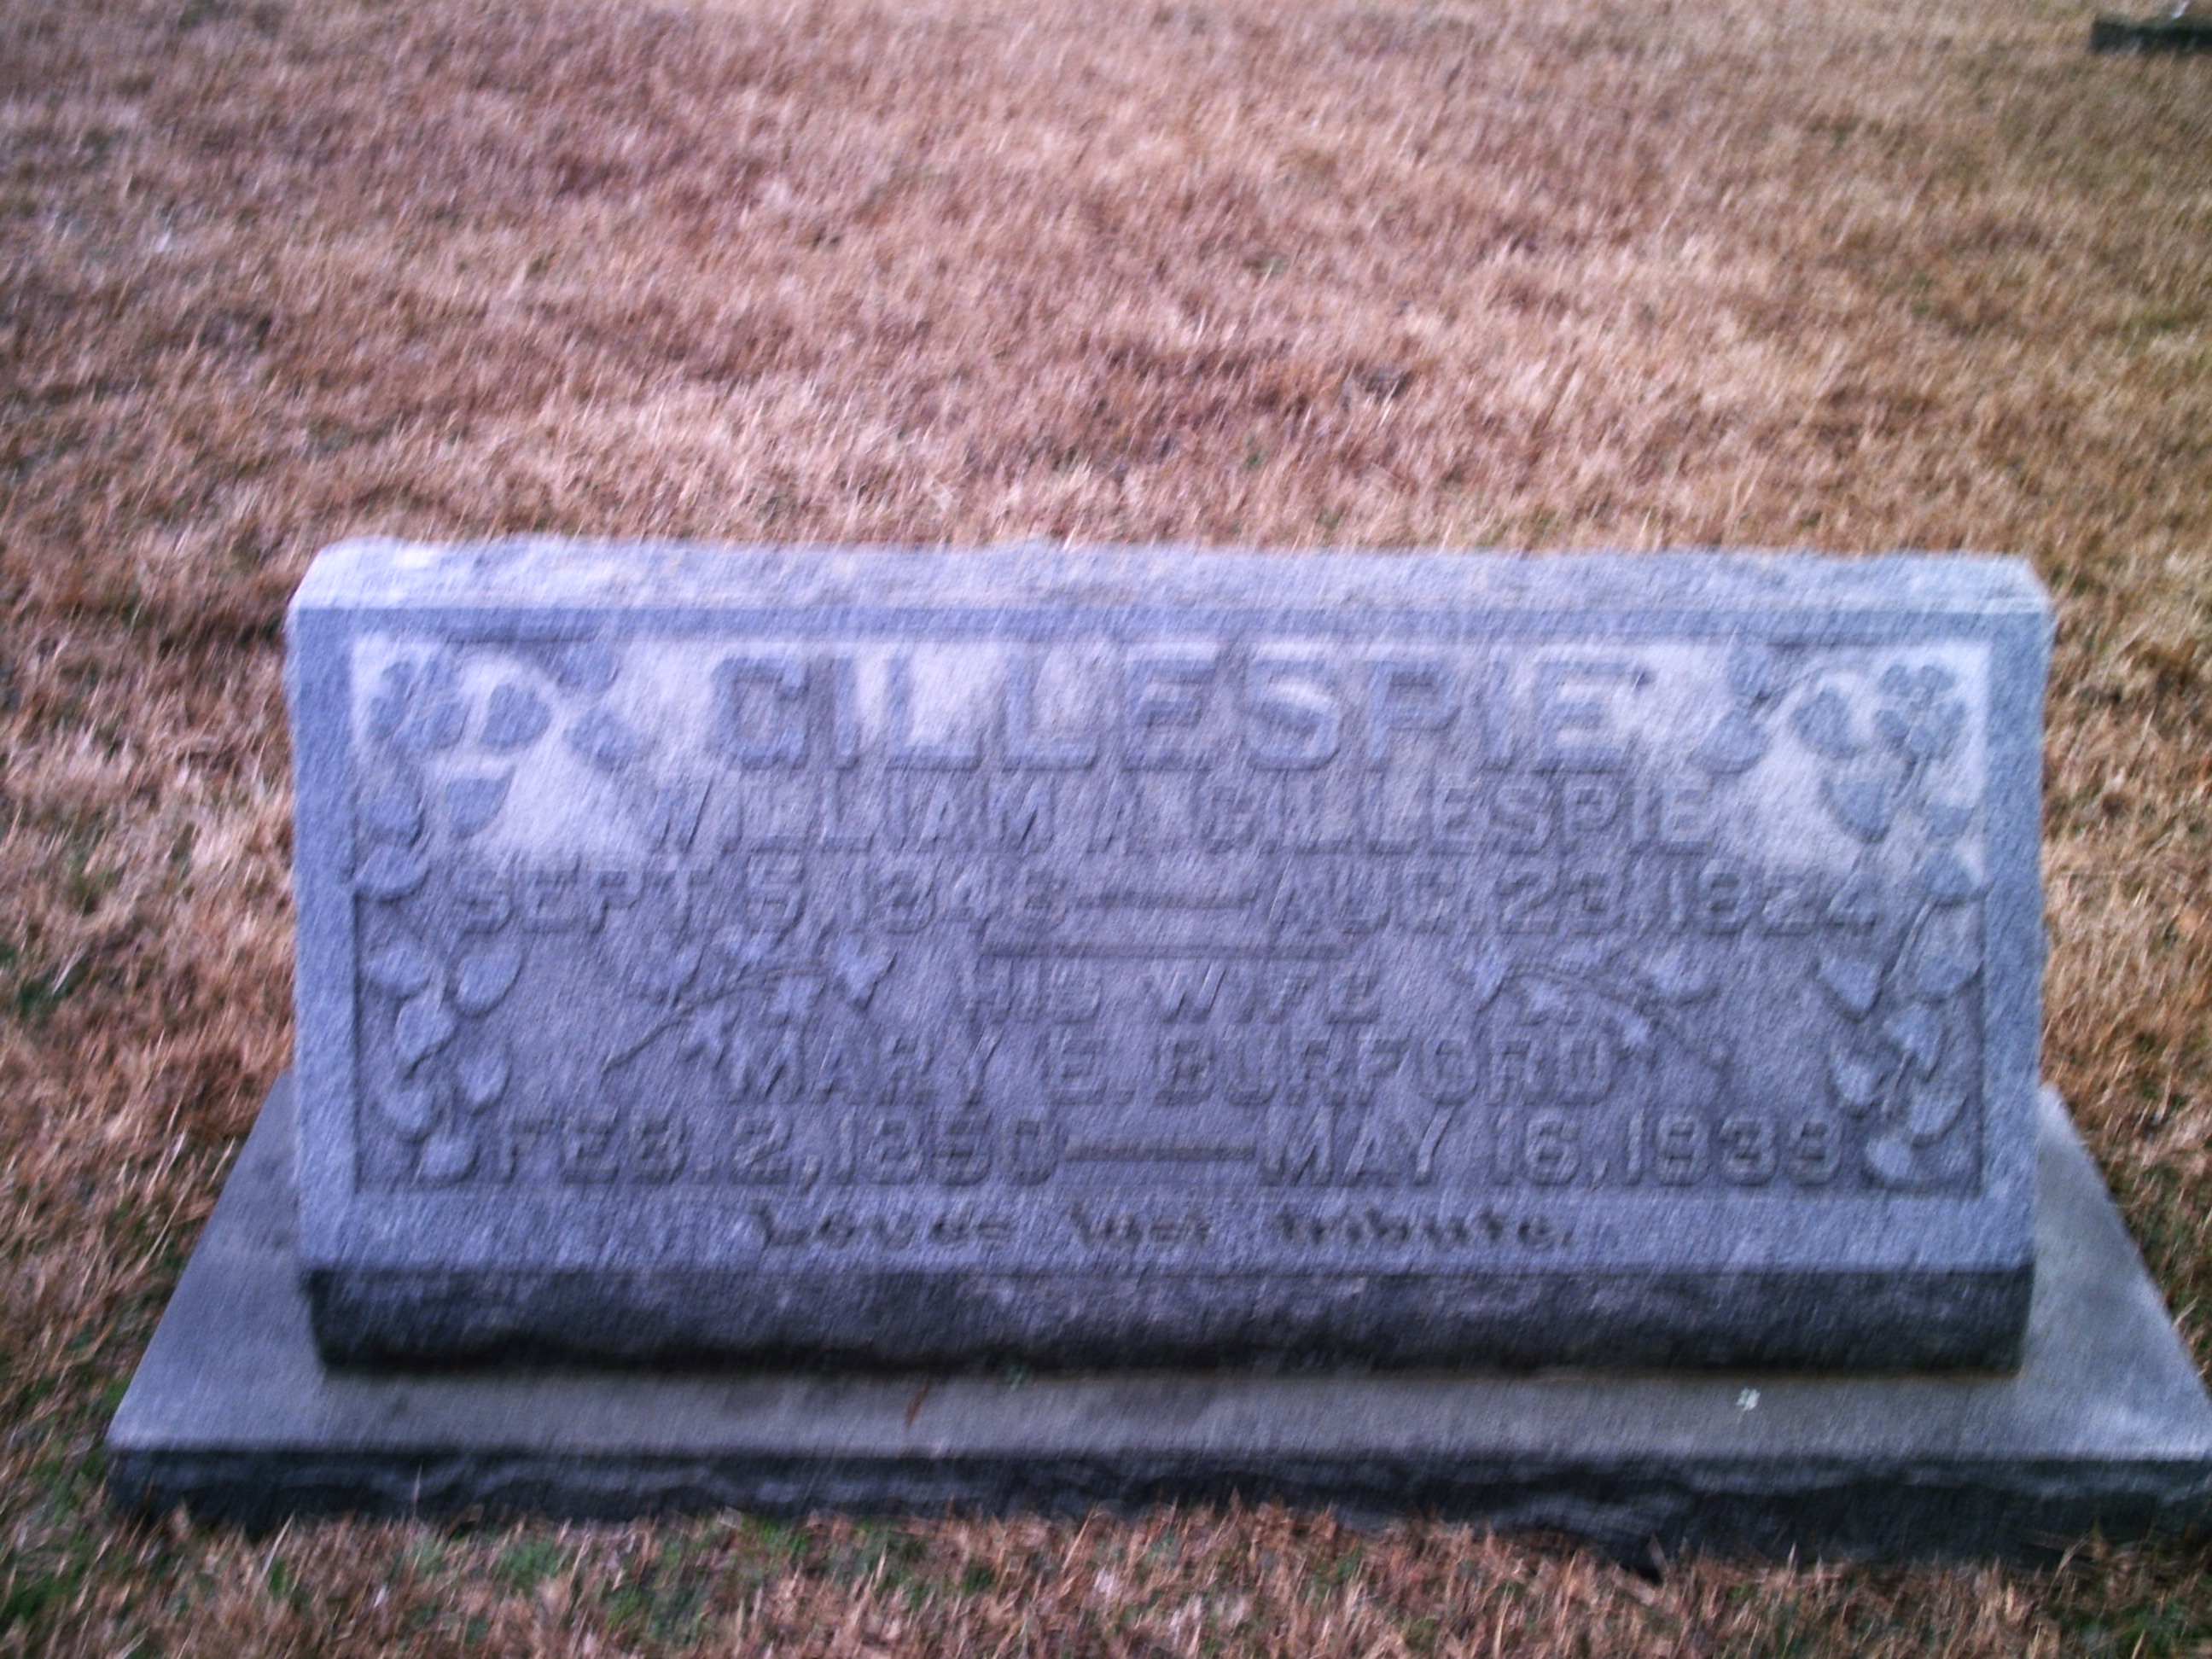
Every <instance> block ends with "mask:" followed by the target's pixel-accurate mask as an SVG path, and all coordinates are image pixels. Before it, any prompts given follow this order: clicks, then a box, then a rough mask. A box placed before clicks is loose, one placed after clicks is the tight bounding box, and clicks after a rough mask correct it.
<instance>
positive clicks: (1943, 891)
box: [1919, 847, 1982, 904]
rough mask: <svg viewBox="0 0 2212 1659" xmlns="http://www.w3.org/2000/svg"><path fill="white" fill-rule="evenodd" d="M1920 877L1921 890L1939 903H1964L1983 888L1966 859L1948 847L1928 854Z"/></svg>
mask: <svg viewBox="0 0 2212 1659" xmlns="http://www.w3.org/2000/svg"><path fill="white" fill-rule="evenodd" d="M1919 879H1920V890H1921V891H1922V892H1923V893H1925V894H1927V895H1928V896H1929V898H1930V899H1931V900H1933V901H1934V902H1936V903H1937V904H1962V903H1964V902H1966V900H1968V899H1970V898H1972V897H1973V896H1974V895H1975V894H1977V893H1978V892H1980V891H1981V890H1982V884H1981V883H1979V882H1978V881H1976V880H1975V879H1974V875H1973V872H1972V871H1971V870H1969V869H1967V868H1966V862H1965V860H1962V859H1960V856H1959V855H1958V854H1956V853H1954V852H1953V851H1952V850H1951V849H1950V848H1948V847H1945V848H1939V849H1938V850H1937V851H1936V852H1933V853H1930V854H1929V855H1928V860H1927V862H1925V863H1924V864H1923V865H1922V866H1920V873H1919Z"/></svg>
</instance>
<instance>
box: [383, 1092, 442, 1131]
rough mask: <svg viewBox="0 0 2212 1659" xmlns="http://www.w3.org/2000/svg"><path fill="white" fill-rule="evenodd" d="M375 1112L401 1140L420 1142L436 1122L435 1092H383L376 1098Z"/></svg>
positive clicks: (436, 1101) (436, 1104)
mask: <svg viewBox="0 0 2212 1659" xmlns="http://www.w3.org/2000/svg"><path fill="white" fill-rule="evenodd" d="M376 1109H377V1110H378V1111H379V1112H380V1113H381V1114H382V1115H383V1117H384V1121H386V1122H387V1123H389V1124H390V1125H391V1126H392V1127H393V1128H394V1129H396V1130H398V1132H399V1137H400V1139H403V1140H420V1139H422V1137H423V1136H424V1135H427V1134H428V1133H430V1126H431V1125H432V1124H434V1123H435V1122H436V1121H438V1091H436V1090H435V1089H432V1088H404V1087H403V1088H396V1089H386V1090H383V1091H380V1093H379V1094H378V1095H377V1097H376Z"/></svg>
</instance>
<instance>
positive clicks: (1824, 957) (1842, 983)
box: [1813, 951, 1881, 1019]
mask: <svg viewBox="0 0 2212 1659" xmlns="http://www.w3.org/2000/svg"><path fill="white" fill-rule="evenodd" d="M1813 971H1814V974H1815V975H1818V976H1819V978H1820V983H1821V984H1823V985H1825V986H1826V987H1828V994H1830V995H1831V996H1832V997H1834V998H1835V1000H1836V1001H1837V1003H1838V1006H1841V1007H1842V1008H1843V1010H1844V1012H1845V1013H1847V1014H1849V1015H1850V1017H1851V1018H1853V1019H1864V1018H1866V1017H1867V1016H1868V1015H1869V1013H1871V1012H1873V1011H1874V1005H1875V1001H1876V1000H1877V999H1879V998H1880V997H1881V963H1878V962H1869V961H1867V960H1866V959H1865V958H1864V957H1847V956H1844V955H1843V954H1841V953H1840V952H1838V951H1821V952H1820V961H1819V962H1818V963H1815V964H1814V969H1813Z"/></svg>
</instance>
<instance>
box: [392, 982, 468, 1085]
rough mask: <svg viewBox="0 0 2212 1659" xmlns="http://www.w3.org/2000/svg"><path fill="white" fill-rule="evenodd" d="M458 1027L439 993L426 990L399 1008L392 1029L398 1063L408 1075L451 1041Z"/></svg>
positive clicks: (444, 995) (434, 990) (438, 991)
mask: <svg viewBox="0 0 2212 1659" xmlns="http://www.w3.org/2000/svg"><path fill="white" fill-rule="evenodd" d="M459 1029H460V1024H459V1021H458V1020H456V1019H455V1018H453V1010H452V1009H451V1008H449V1007H447V1006H446V994H445V993H444V992H443V991H442V990H436V989H433V990H428V991H425V992H423V993H422V995H420V996H418V997H413V998H410V1000H407V1001H405V1002H403V1003H401V1004H400V1005H399V1018H398V1020H397V1021H396V1022H395V1023H394V1024H393V1025H392V1042H393V1043H394V1045H395V1046H396V1047H397V1048H398V1050H399V1063H400V1064H401V1065H402V1066H406V1067H407V1068H408V1069H409V1070H410V1071H412V1070H413V1069H414V1068H415V1067H416V1066H420V1065H421V1064H422V1062H423V1061H424V1060H428V1058H429V1057H430V1056H431V1055H432V1054H436V1053H437V1052H438V1050H439V1049H441V1048H444V1047H445V1046H446V1045H447V1043H448V1042H452V1041H453V1033H454V1032H455V1031H456V1030H459Z"/></svg>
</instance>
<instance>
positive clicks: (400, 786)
mask: <svg viewBox="0 0 2212 1659" xmlns="http://www.w3.org/2000/svg"><path fill="white" fill-rule="evenodd" d="M361 827H362V829H366V830H367V831H368V833H369V834H370V835H371V836H374V837H375V838H376V839H377V840H379V841H396V842H398V843H399V844H400V845H401V846H402V847H412V846H413V845H414V844H415V843H416V842H417V841H420V840H421V839H422V801H421V800H420V799H417V798H416V793H415V792H414V791H413V790H412V789H410V788H409V787H407V786H406V785H405V784H404V783H394V784H392V785H390V786H388V787H385V788H382V789H374V790H370V791H369V792H368V793H365V794H363V795H362V798H361Z"/></svg>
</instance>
